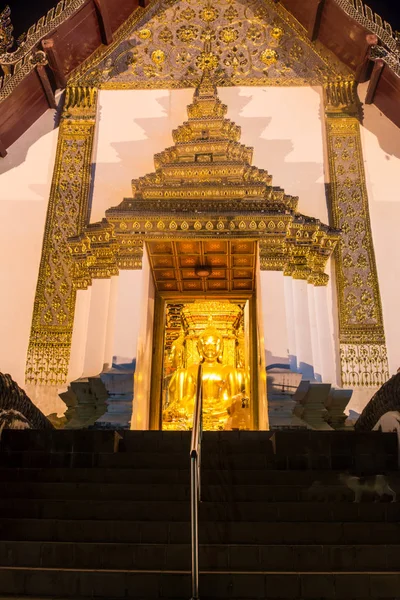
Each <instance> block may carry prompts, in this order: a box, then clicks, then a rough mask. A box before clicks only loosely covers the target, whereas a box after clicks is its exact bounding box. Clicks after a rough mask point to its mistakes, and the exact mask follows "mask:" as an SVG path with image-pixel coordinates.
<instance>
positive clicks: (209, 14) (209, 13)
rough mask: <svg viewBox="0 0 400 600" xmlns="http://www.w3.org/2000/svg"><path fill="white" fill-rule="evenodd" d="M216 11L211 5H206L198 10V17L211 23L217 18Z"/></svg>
mask: <svg viewBox="0 0 400 600" xmlns="http://www.w3.org/2000/svg"><path fill="white" fill-rule="evenodd" d="M218 14H219V13H218V11H217V9H216V8H213V7H212V6H206V7H205V8H203V10H201V11H200V18H201V19H202V20H203V21H205V22H206V23H212V22H213V21H215V20H216V19H217V18H218Z"/></svg>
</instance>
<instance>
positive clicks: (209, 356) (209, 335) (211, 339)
mask: <svg viewBox="0 0 400 600" xmlns="http://www.w3.org/2000/svg"><path fill="white" fill-rule="evenodd" d="M223 346H224V341H223V338H222V335H221V334H220V332H219V331H218V329H216V328H215V327H213V326H212V324H211V322H210V321H209V325H208V327H207V329H205V330H204V331H203V332H202V333H201V334H200V336H199V340H198V342H197V350H198V352H199V354H200V359H201V360H202V361H206V362H216V361H218V362H220V360H221V356H222V351H223Z"/></svg>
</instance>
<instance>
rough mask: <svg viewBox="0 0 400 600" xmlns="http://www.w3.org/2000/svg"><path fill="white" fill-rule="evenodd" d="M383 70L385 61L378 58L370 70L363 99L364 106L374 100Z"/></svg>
mask: <svg viewBox="0 0 400 600" xmlns="http://www.w3.org/2000/svg"><path fill="white" fill-rule="evenodd" d="M384 68H385V61H383V60H382V59H381V58H378V59H377V60H376V61H375V64H374V68H373V69H372V75H371V79H370V81H369V85H368V90H367V95H366V97H365V104H372V103H373V101H374V98H375V92H376V88H377V87H378V83H379V80H380V78H381V75H382V72H383V69H384Z"/></svg>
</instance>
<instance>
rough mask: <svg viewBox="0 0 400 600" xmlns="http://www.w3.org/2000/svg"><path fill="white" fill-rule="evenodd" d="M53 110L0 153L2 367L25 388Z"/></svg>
mask: <svg viewBox="0 0 400 600" xmlns="http://www.w3.org/2000/svg"><path fill="white" fill-rule="evenodd" d="M54 115H55V111H54V110H48V111H47V112H46V113H45V114H44V115H42V117H40V119H38V121H36V123H34V125H32V127H30V128H29V129H28V131H26V132H25V133H24V135H22V136H21V137H20V138H19V139H18V140H17V141H16V142H15V143H14V144H13V145H12V146H11V147H10V148H8V154H7V156H6V157H5V158H0V291H1V293H0V338H1V343H0V370H1V371H2V372H5V373H10V375H11V376H12V377H13V379H15V380H16V381H17V383H18V385H20V386H21V387H23V388H24V387H25V365H26V355H27V350H28V343H29V334H30V328H31V322H32V312H33V302H34V298H35V291H36V283H37V276H38V269H39V264H40V257H41V251H42V242H43V231H44V225H45V219H46V210H47V205H48V199H49V191H50V185H51V179H52V174H53V166H54V159H55V151H56V146H57V135H58V130H57V129H54ZM60 402H61V401H60ZM50 404H51V402H50V403H46V406H50ZM59 408H60V407H58V409H59ZM50 412H54V411H53V410H50Z"/></svg>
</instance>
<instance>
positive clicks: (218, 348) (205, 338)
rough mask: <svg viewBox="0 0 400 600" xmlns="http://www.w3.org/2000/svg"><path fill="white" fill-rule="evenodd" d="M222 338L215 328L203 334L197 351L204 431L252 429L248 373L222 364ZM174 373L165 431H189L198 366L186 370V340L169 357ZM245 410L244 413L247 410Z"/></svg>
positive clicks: (165, 419)
mask: <svg viewBox="0 0 400 600" xmlns="http://www.w3.org/2000/svg"><path fill="white" fill-rule="evenodd" d="M223 343H224V342H223V337H222V334H221V333H220V332H219V331H218V330H217V329H216V328H215V327H214V326H213V325H212V319H211V318H210V320H209V324H208V327H207V328H206V329H205V330H204V331H203V332H202V333H200V335H199V337H198V340H197V351H198V353H199V358H200V362H201V363H202V365H203V371H202V372H203V379H202V382H203V427H204V429H205V430H216V431H221V430H224V429H249V428H250V425H249V423H250V419H249V414H250V413H249V409H248V384H249V380H248V373H247V371H246V369H245V368H244V366H243V364H242V362H240V361H239V362H238V368H235V367H233V366H231V365H223V364H222V356H223ZM169 360H170V364H171V366H172V367H173V368H174V369H175V371H174V373H173V375H172V377H171V380H170V382H169V384H168V401H167V406H166V407H165V409H164V412H163V428H164V429H178V430H179V429H181V430H185V429H190V428H191V426H192V421H193V411H194V403H195V399H196V388H197V374H198V364H192V365H191V366H190V367H189V368H185V367H184V364H185V348H184V339H183V337H179V338H178V339H177V340H176V341H175V342H174V343H173V345H172V348H171V352H170V355H169ZM244 409H245V410H244Z"/></svg>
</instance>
